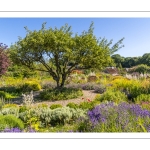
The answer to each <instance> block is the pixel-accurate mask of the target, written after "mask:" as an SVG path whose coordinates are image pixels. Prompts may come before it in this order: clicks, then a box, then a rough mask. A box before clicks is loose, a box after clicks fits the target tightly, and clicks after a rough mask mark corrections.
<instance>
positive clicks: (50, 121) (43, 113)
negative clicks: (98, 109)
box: [39, 107, 86, 126]
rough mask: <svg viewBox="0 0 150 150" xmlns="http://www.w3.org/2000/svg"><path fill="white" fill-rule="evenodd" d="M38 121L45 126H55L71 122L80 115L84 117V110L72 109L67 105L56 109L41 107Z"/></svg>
mask: <svg viewBox="0 0 150 150" xmlns="http://www.w3.org/2000/svg"><path fill="white" fill-rule="evenodd" d="M39 114H40V121H41V122H42V123H43V124H45V126H56V125H64V124H66V123H71V122H73V121H75V120H76V119H78V118H79V117H80V116H82V117H85V116H86V111H84V110H82V109H73V108H69V107H62V108H56V109H53V110H51V109H41V110H40V113H39Z"/></svg>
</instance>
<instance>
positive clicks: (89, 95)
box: [34, 90, 97, 106]
mask: <svg viewBox="0 0 150 150" xmlns="http://www.w3.org/2000/svg"><path fill="white" fill-rule="evenodd" d="M96 95H97V93H94V92H93V90H90V91H89V90H83V96H81V97H79V98H75V99H70V100H59V101H53V102H49V101H42V102H36V103H35V104H34V105H38V104H41V103H44V104H47V105H49V106H50V105H52V104H61V105H62V106H66V105H67V104H68V103H71V102H74V103H76V104H79V103H81V102H83V101H87V99H89V100H91V101H92V100H94V98H95V96H96Z"/></svg>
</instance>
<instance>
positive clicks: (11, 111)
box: [1, 107, 19, 117]
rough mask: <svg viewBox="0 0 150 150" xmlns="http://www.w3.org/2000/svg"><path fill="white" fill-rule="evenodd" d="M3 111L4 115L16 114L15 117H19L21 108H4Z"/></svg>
mask: <svg viewBox="0 0 150 150" xmlns="http://www.w3.org/2000/svg"><path fill="white" fill-rule="evenodd" d="M1 113H2V114H3V115H14V116H15V117H19V108H17V107H9V108H3V109H2V111H1Z"/></svg>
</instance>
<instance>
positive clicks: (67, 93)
mask: <svg viewBox="0 0 150 150" xmlns="http://www.w3.org/2000/svg"><path fill="white" fill-rule="evenodd" d="M82 95H83V93H82V90H81V89H74V88H62V89H49V90H44V91H42V92H41V93H40V98H41V99H43V100H50V101H54V100H67V99H73V98H77V97H79V96H82Z"/></svg>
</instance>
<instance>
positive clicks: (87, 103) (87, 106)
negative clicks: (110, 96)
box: [79, 100, 99, 110]
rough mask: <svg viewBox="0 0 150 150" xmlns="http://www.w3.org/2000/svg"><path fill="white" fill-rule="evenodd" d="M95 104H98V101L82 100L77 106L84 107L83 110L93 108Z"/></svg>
mask: <svg viewBox="0 0 150 150" xmlns="http://www.w3.org/2000/svg"><path fill="white" fill-rule="evenodd" d="M97 104H99V101H97V100H95V101H84V102H81V103H80V104H79V108H81V109H85V110H91V109H93V108H94V107H95V106H96V105H97Z"/></svg>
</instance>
